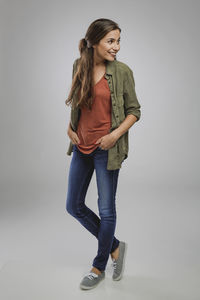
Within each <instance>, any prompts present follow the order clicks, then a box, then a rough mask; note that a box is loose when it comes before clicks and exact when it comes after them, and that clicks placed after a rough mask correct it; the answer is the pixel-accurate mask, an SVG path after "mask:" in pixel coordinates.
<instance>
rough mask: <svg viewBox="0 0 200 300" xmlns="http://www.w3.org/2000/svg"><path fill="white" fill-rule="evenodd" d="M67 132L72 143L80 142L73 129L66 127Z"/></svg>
mask: <svg viewBox="0 0 200 300" xmlns="http://www.w3.org/2000/svg"><path fill="white" fill-rule="evenodd" d="M67 134H68V136H69V138H70V140H71V142H72V144H79V143H80V139H79V137H78V135H77V133H76V132H75V131H73V130H72V129H70V128H69V129H68V131H67Z"/></svg>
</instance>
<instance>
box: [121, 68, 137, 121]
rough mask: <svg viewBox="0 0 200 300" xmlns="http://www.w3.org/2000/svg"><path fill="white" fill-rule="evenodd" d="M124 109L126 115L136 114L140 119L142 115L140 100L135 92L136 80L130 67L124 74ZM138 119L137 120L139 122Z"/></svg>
mask: <svg viewBox="0 0 200 300" xmlns="http://www.w3.org/2000/svg"><path fill="white" fill-rule="evenodd" d="M123 96H124V109H125V116H127V115H130V114H132V115H134V116H136V117H137V121H139V119H140V117H141V111H140V107H141V106H140V103H139V102H138V99H137V95H136V92H135V80H134V77H133V71H132V70H131V69H130V68H128V69H127V72H126V73H125V76H124V94H123ZM137 121H136V122H137Z"/></svg>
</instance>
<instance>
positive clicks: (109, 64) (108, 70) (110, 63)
mask: <svg viewBox="0 0 200 300" xmlns="http://www.w3.org/2000/svg"><path fill="white" fill-rule="evenodd" d="M114 68H115V60H113V61H109V60H106V74H105V77H106V78H107V75H112V74H113V71H114Z"/></svg>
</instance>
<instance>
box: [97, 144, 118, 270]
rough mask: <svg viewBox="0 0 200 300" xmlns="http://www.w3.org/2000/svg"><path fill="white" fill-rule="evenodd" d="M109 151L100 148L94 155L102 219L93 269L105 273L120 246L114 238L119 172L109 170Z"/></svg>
mask: <svg viewBox="0 0 200 300" xmlns="http://www.w3.org/2000/svg"><path fill="white" fill-rule="evenodd" d="M107 160H108V150H102V149H100V148H98V150H97V151H96V152H95V155H94V168H95V171H96V181H97V188H98V208H99V215H100V218H101V222H100V227H99V232H98V252H97V256H96V257H95V258H94V260H93V267H95V268H97V269H99V270H101V271H104V270H105V268H106V264H107V261H108V258H109V254H110V253H111V252H113V251H114V250H115V249H116V248H117V247H118V246H119V240H118V239H116V238H115V237H114V232H115V227H116V206H115V196H116V189H117V182H118V175H119V170H120V169H117V170H107Z"/></svg>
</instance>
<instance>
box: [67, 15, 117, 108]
mask: <svg viewBox="0 0 200 300" xmlns="http://www.w3.org/2000/svg"><path fill="white" fill-rule="evenodd" d="M116 29H118V30H119V31H120V32H121V29H120V28H119V26H118V24H117V23H116V22H114V21H112V20H110V19H104V18H100V19H97V20H95V21H93V22H92V23H91V24H90V26H89V27H88V29H87V32H86V35H85V38H82V39H81V40H80V41H79V52H80V58H79V59H78V62H77V69H76V72H75V74H74V76H73V78H72V84H71V89H70V92H69V95H68V98H67V99H66V100H65V104H66V105H69V104H72V107H73V108H75V107H77V106H79V107H83V106H86V107H88V108H89V109H90V110H91V108H92V101H93V98H94V88H93V66H94V62H93V52H94V48H93V47H92V46H93V45H95V44H98V43H99V42H100V40H101V39H102V38H103V37H104V36H105V35H106V34H107V33H108V32H110V31H112V30H116ZM115 59H116V58H115ZM76 89H78V101H77V103H75V101H73V96H74V94H75V92H76Z"/></svg>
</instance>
